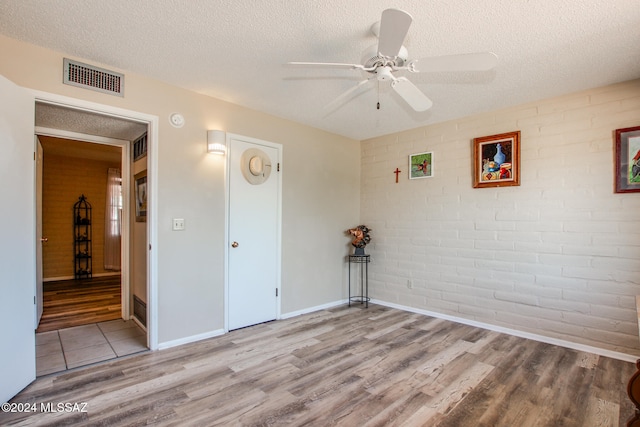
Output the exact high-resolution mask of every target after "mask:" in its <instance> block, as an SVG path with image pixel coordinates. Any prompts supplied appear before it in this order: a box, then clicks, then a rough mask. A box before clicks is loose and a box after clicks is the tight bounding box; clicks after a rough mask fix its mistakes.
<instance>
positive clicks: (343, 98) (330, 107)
mask: <svg viewBox="0 0 640 427" xmlns="http://www.w3.org/2000/svg"><path fill="white" fill-rule="evenodd" d="M371 80H373V77H371V78H368V79H365V80H362V81H360V82H358V84H357V85H355V86H353V87H351V88H349V90H347V91H345V92H343V93H342V94H340V95H339V96H338V97H337V98H336V99H334V100H333V101H331V102H330V103H328V104H327V105H325V106H324V110H325V111H326V112H327V114H329V113H331V112H333V111H335V110H337V109H338V108H340V107H341V106H342V105H343V104H345V103H347V102H348V101H350V100H351V99H352V98H355V97H356V96H358V95H361V94H363V93H364V92H366V91H367V90H369V89H371V87H368V88H365V89H364V90H362V91H361V92H360V93H358V94H356V92H358V91H359V90H360V89H361V88H362V86H363V85H365V84H367V83H369V82H370V81H371Z"/></svg>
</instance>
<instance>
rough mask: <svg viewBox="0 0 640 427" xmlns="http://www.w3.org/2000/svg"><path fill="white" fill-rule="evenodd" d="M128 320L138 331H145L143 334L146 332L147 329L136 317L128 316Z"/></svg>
mask: <svg viewBox="0 0 640 427" xmlns="http://www.w3.org/2000/svg"><path fill="white" fill-rule="evenodd" d="M129 320H131V321H132V322H134V323H135V324H136V325H138V327H139V328H140V329H142V330H143V331H145V333H146V332H147V327H146V326H144V325H143V324H142V323H140V321H139V320H138V318H137V317H136V316H134V315H133V314H132V315H131V316H129Z"/></svg>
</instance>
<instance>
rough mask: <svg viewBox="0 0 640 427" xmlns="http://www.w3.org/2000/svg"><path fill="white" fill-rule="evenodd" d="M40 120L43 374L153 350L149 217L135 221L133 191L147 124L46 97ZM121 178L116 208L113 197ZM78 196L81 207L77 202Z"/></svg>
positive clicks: (39, 106) (39, 340)
mask: <svg viewBox="0 0 640 427" xmlns="http://www.w3.org/2000/svg"><path fill="white" fill-rule="evenodd" d="M35 124H36V135H37V139H38V141H39V143H40V144H41V145H42V163H43V167H42V169H43V174H42V175H43V179H42V181H43V186H42V196H43V200H42V208H43V213H42V226H43V227H42V233H43V234H42V236H43V238H42V249H43V250H42V253H43V256H42V258H41V260H39V262H41V267H42V285H41V289H42V306H43V311H42V317H41V319H40V321H39V322H38V329H37V330H36V355H37V360H36V366H37V374H38V375H44V374H48V373H52V372H57V371H60V370H64V369H71V368H75V367H78V366H83V365H86V364H90V363H95V362H98V361H102V360H108V359H111V358H114V357H120V356H124V355H128V354H131V353H132V352H138V351H141V350H146V349H147V347H148V334H147V329H146V327H147V325H146V318H147V316H146V301H147V300H148V299H147V275H146V271H147V258H146V255H147V254H146V251H145V248H146V246H147V236H146V224H142V225H141V226H140V225H138V224H136V215H135V213H136V211H135V209H134V206H135V203H134V200H133V197H134V195H135V191H134V186H135V180H134V175H135V174H139V173H140V172H141V171H144V172H146V169H147V167H146V159H145V158H144V157H145V156H140V155H138V156H137V158H136V159H135V161H134V159H133V157H132V151H133V145H134V143H135V141H137V140H139V139H140V138H141V137H143V136H144V138H146V133H147V124H145V123H139V122H135V121H129V120H125V119H121V118H114V117H112V116H104V115H100V114H97V113H93V112H87V111H83V110H76V109H71V108H66V107H62V106H59V105H54V104H48V103H39V102H36V119H35ZM145 140H146V139H145ZM138 154H139V153H138ZM116 171H117V174H115V175H114V172H116ZM145 175H146V174H145ZM114 177H116V178H117V180H119V185H120V194H121V196H120V206H115V207H114V206H110V205H109V203H110V202H109V197H107V194H108V193H109V191H110V190H109V186H110V185H113V178H114ZM110 181H111V183H110ZM76 193H77V194H76ZM79 202H81V203H83V206H85V208H84V210H83V211H82V212H81V215H77V214H78V213H77V212H74V211H73V208H72V206H74V204H78V203H79ZM87 205H88V206H90V207H89V210H88V211H87V208H86V206H87ZM114 213H115V214H117V215H115V217H114ZM76 215H77V216H78V218H76ZM37 216H38V215H37ZM118 216H119V218H117V217H118ZM117 219H119V221H120V224H119V225H118V227H114V225H113V223H111V224H110V222H113V221H116V220H117ZM78 224H82V225H81V226H78ZM114 228H117V229H118V232H119V233H118V234H119V235H118V236H117V249H118V251H117V255H115V254H114V253H113V249H114V248H113V246H114V243H113V242H111V243H110V244H109V242H108V240H109V239H110V238H111V237H113V236H111V235H112V234H113V233H112V231H113V229H114ZM141 303H142V305H143V307H142V309H141V310H140V309H138V310H134V309H133V308H134V307H137V306H138V305H140V304H141ZM136 311H137V317H136V316H135V315H134V312H136Z"/></svg>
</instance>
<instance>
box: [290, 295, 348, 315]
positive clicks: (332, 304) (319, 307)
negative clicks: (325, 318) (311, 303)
mask: <svg viewBox="0 0 640 427" xmlns="http://www.w3.org/2000/svg"><path fill="white" fill-rule="evenodd" d="M347 302H348V300H346V299H345V300H339V301H333V302H329V303H327V304H322V305H316V306H315V307H309V308H303V309H302V310H297V311H292V312H290V313H285V314H281V315H280V319H289V318H291V317H296V316H301V315H303V314H309V313H313V312H314V311H320V310H326V309H328V308H333V307H337V306H339V305H342V304H346V303H347Z"/></svg>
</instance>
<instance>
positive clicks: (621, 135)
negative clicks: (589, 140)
mask: <svg viewBox="0 0 640 427" xmlns="http://www.w3.org/2000/svg"><path fill="white" fill-rule="evenodd" d="M614 142H615V171H614V177H615V192H616V193H633V192H640V126H636V127H631V128H624V129H616V131H615V141H614Z"/></svg>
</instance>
